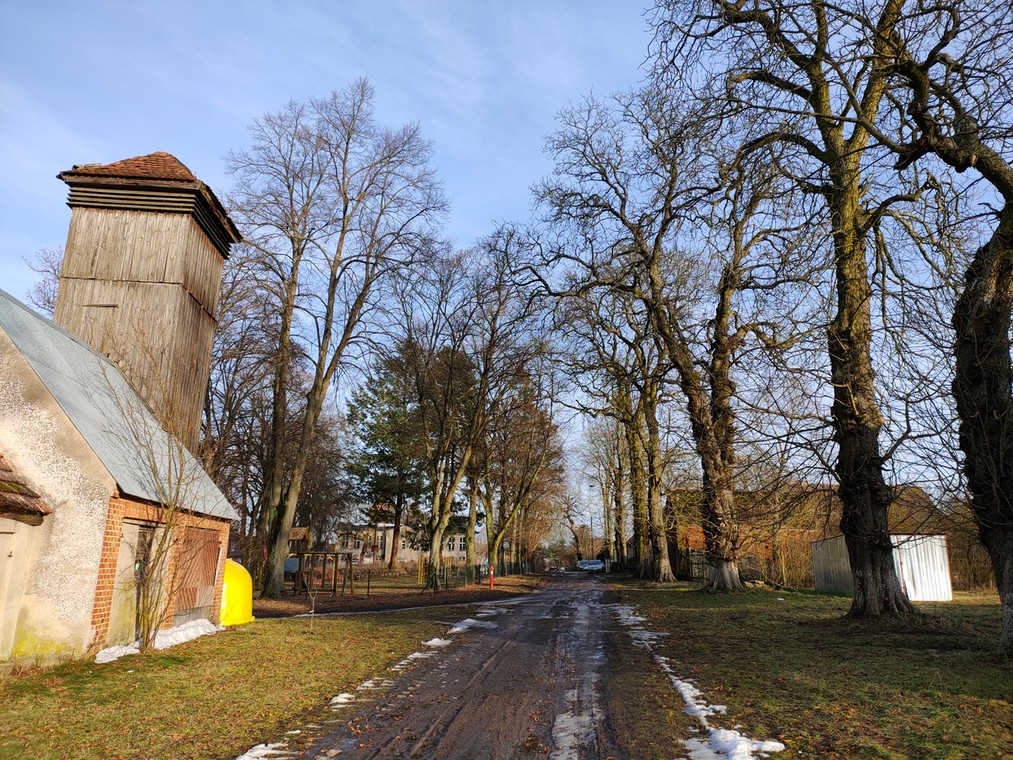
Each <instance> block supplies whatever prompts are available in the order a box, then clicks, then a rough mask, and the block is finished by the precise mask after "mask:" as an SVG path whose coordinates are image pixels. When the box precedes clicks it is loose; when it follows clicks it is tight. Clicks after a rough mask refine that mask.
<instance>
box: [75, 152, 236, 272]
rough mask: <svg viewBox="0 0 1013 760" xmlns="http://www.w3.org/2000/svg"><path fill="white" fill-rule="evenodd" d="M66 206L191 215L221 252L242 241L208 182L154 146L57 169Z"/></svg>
mask: <svg viewBox="0 0 1013 760" xmlns="http://www.w3.org/2000/svg"><path fill="white" fill-rule="evenodd" d="M57 176H58V177H59V178H60V179H62V180H63V181H64V182H66V183H67V184H68V185H70V197H69V198H68V199H67V205H69V206H70V207H71V208H99V209H129V210H134V211H153V212H166V213H175V214H191V215H192V216H193V217H194V219H195V220H196V221H197V223H198V224H199V225H200V226H201V229H203V230H204V232H205V234H206V235H207V236H208V238H209V239H210V240H211V242H212V244H213V245H214V246H215V247H216V248H217V249H218V251H219V252H220V253H221V254H222V256H223V257H226V258H227V257H228V255H229V247H230V246H231V245H232V244H233V243H238V242H240V241H241V240H242V237H241V235H240V234H239V230H238V229H237V228H236V225H235V224H234V223H233V222H232V220H231V219H230V218H229V215H228V213H226V211H225V207H224V206H222V203H221V201H219V200H218V197H217V196H216V195H215V194H214V192H213V191H212V190H211V188H210V187H208V186H207V185H205V184H204V183H203V182H201V181H200V180H199V179H197V178H196V177H195V176H194V175H193V173H192V172H191V171H190V170H189V169H187V168H186V164H184V163H183V162H182V161H180V160H179V159H178V158H176V157H175V156H173V155H172V154H171V153H165V152H163V151H158V152H156V153H149V154H148V155H146V156H134V157H133V158H125V159H123V160H122V161H116V162H114V163H111V164H76V165H75V166H74V167H73V168H72V169H68V170H67V171H65V172H60V173H59V174H58V175H57Z"/></svg>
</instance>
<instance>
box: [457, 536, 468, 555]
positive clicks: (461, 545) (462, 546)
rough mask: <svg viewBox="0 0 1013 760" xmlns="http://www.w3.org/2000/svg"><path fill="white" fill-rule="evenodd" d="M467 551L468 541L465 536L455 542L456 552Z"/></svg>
mask: <svg viewBox="0 0 1013 760" xmlns="http://www.w3.org/2000/svg"><path fill="white" fill-rule="evenodd" d="M467 549H468V539H467V537H466V536H461V538H460V539H458V541H457V550H458V551H462V552H463V551H466V550H467Z"/></svg>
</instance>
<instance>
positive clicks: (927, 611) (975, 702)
mask: <svg viewBox="0 0 1013 760" xmlns="http://www.w3.org/2000/svg"><path fill="white" fill-rule="evenodd" d="M619 588H620V590H619V591H618V597H619V600H620V601H621V602H623V603H625V604H632V605H635V606H636V607H637V608H638V609H639V611H640V613H641V614H643V615H644V616H645V617H647V618H648V621H649V622H648V623H646V624H645V625H646V627H648V628H649V629H650V630H657V631H666V632H668V633H669V634H670V635H669V636H668V637H665V638H664V639H663V640H661V641H659V642H658V644H657V645H656V647H657V648H658V650H659V651H660V652H661V653H662V654H665V655H667V656H669V657H670V658H672V663H671V664H672V667H673V669H674V671H675V672H676V673H677V674H678V675H680V677H683V678H692V679H694V680H695V682H696V685H697V687H698V688H700V689H701V690H702V691H703V692H704V693H705V694H706V695H707V699H708V701H709V702H711V703H712V704H724V705H727V707H728V715H727V716H722V717H720V719H719V720H717V721H716V722H717V723H718V724H719V725H721V726H723V727H731V726H733V725H738V724H741V725H742V726H743V729H742V731H743V732H744V733H747V734H749V735H750V736H752V737H753V738H757V739H771V738H776V739H779V740H780V741H782V742H784V743H785V744H786V745H787V747H788V749H789V750H790V751H791V752H792V754H794V755H795V756H799V755H800V754H801V755H802V756H806V757H821V758H852V757H876V758H1003V757H1007V758H1008V757H1013V704H1011V701H1013V664H1011V663H1010V662H1008V661H1001V660H999V659H998V658H997V657H996V656H995V654H994V652H995V648H996V645H997V642H998V637H999V621H1000V611H999V604H998V600H997V599H996V598H995V597H994V596H982V595H979V596H973V595H969V594H961V595H958V599H957V601H956V602H955V603H952V604H924V605H917V606H918V608H919V610H920V614H917V615H913V616H910V617H905V618H884V619H882V620H878V621H852V620H847V619H845V618H844V615H845V613H846V612H847V609H848V605H849V600H847V599H841V598H835V597H827V596H820V595H816V594H811V593H793V592H770V591H765V590H749V591H745V592H742V593H737V594H727V595H722V594H705V593H700V592H697V591H693V590H691V588H690V587H689V586H688V585H685V584H679V585H674V586H667V587H663V588H658V587H656V586H651V585H648V584H640V583H633V582H630V583H626V584H622V585H621V586H620V587H619ZM645 720H646V721H647V722H648V723H650V720H651V719H650V718H645ZM644 731H645V732H649V731H650V726H649V725H647V726H645V728H644Z"/></svg>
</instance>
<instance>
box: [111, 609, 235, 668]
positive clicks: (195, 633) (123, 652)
mask: <svg viewBox="0 0 1013 760" xmlns="http://www.w3.org/2000/svg"><path fill="white" fill-rule="evenodd" d="M224 630H225V626H216V625H214V624H213V623H211V622H210V621H209V620H205V619H201V620H191V621H190V622H189V623H183V624H182V625H177V626H176V627H175V628H167V629H166V630H164V631H159V632H158V633H157V634H155V643H154V645H153V646H154V648H155V649H168V648H169V647H174V646H176V645H177V644H185V643H186V642H188V641H193V640H194V639H199V638H200V637H201V636H207V635H209V634H212V633H216V632H218V631H224ZM140 651H141V647H140V643H139V642H136V641H135V642H134V643H133V644H130V645H129V646H115V647H107V648H105V649H103V650H102V651H101V652H99V653H98V654H97V655H95V662H97V663H99V664H102V663H106V662H112V661H113V660H118V659H119V658H120V657H125V656H127V655H130V654H138V653H139V652H140Z"/></svg>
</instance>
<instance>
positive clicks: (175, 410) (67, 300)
mask: <svg viewBox="0 0 1013 760" xmlns="http://www.w3.org/2000/svg"><path fill="white" fill-rule="evenodd" d="M223 264H224V260H223V259H222V256H221V254H220V253H219V252H218V250H217V249H216V248H215V247H214V246H213V245H212V244H211V241H210V240H209V239H208V238H207V236H206V235H205V234H204V232H203V231H202V230H201V229H200V226H199V225H198V224H197V222H196V221H195V220H194V219H193V218H192V217H191V216H190V215H189V214H170V213H155V212H140V211H123V210H115V209H95V208H75V209H74V210H73V212H72V216H71V223H70V230H69V233H68V235H67V246H66V252H65V255H64V261H63V268H62V270H61V272H60V289H59V292H58V294H57V300H56V310H55V313H54V319H55V321H56V323H57V324H59V325H60V326H61V327H63V328H65V329H66V330H67V331H68V332H71V333H73V334H74V335H76V336H78V337H79V338H81V339H82V340H83V341H84V342H86V343H87V344H88V345H90V346H92V347H93V348H95V349H96V350H97V351H99V352H101V353H103V354H105V355H106V356H109V357H111V358H112V359H113V361H115V362H116V364H117V365H118V366H119V367H120V369H121V370H122V371H123V372H124V374H125V375H126V376H127V379H128V380H129V381H130V382H131V384H132V385H133V386H134V388H135V389H136V390H137V391H138V393H140V395H141V396H142V397H143V398H145V399H146V400H147V401H148V403H149V404H151V406H152V409H153V410H154V412H155V416H156V417H157V418H158V419H159V421H161V422H162V424H163V425H165V426H166V427H167V428H169V429H171V430H173V431H174V432H177V433H178V434H179V435H180V437H181V439H182V440H183V441H184V443H186V445H187V446H188V447H189V448H190V449H191V450H194V448H195V447H196V445H197V442H198V436H199V432H200V428H199V423H200V412H201V409H202V407H203V403H204V391H205V389H206V387H207V382H208V372H209V367H210V356H211V349H212V342H213V339H214V331H215V326H216V324H217V323H216V320H215V312H216V310H217V308H218V299H219V293H220V290H221V275H222V266H223Z"/></svg>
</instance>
